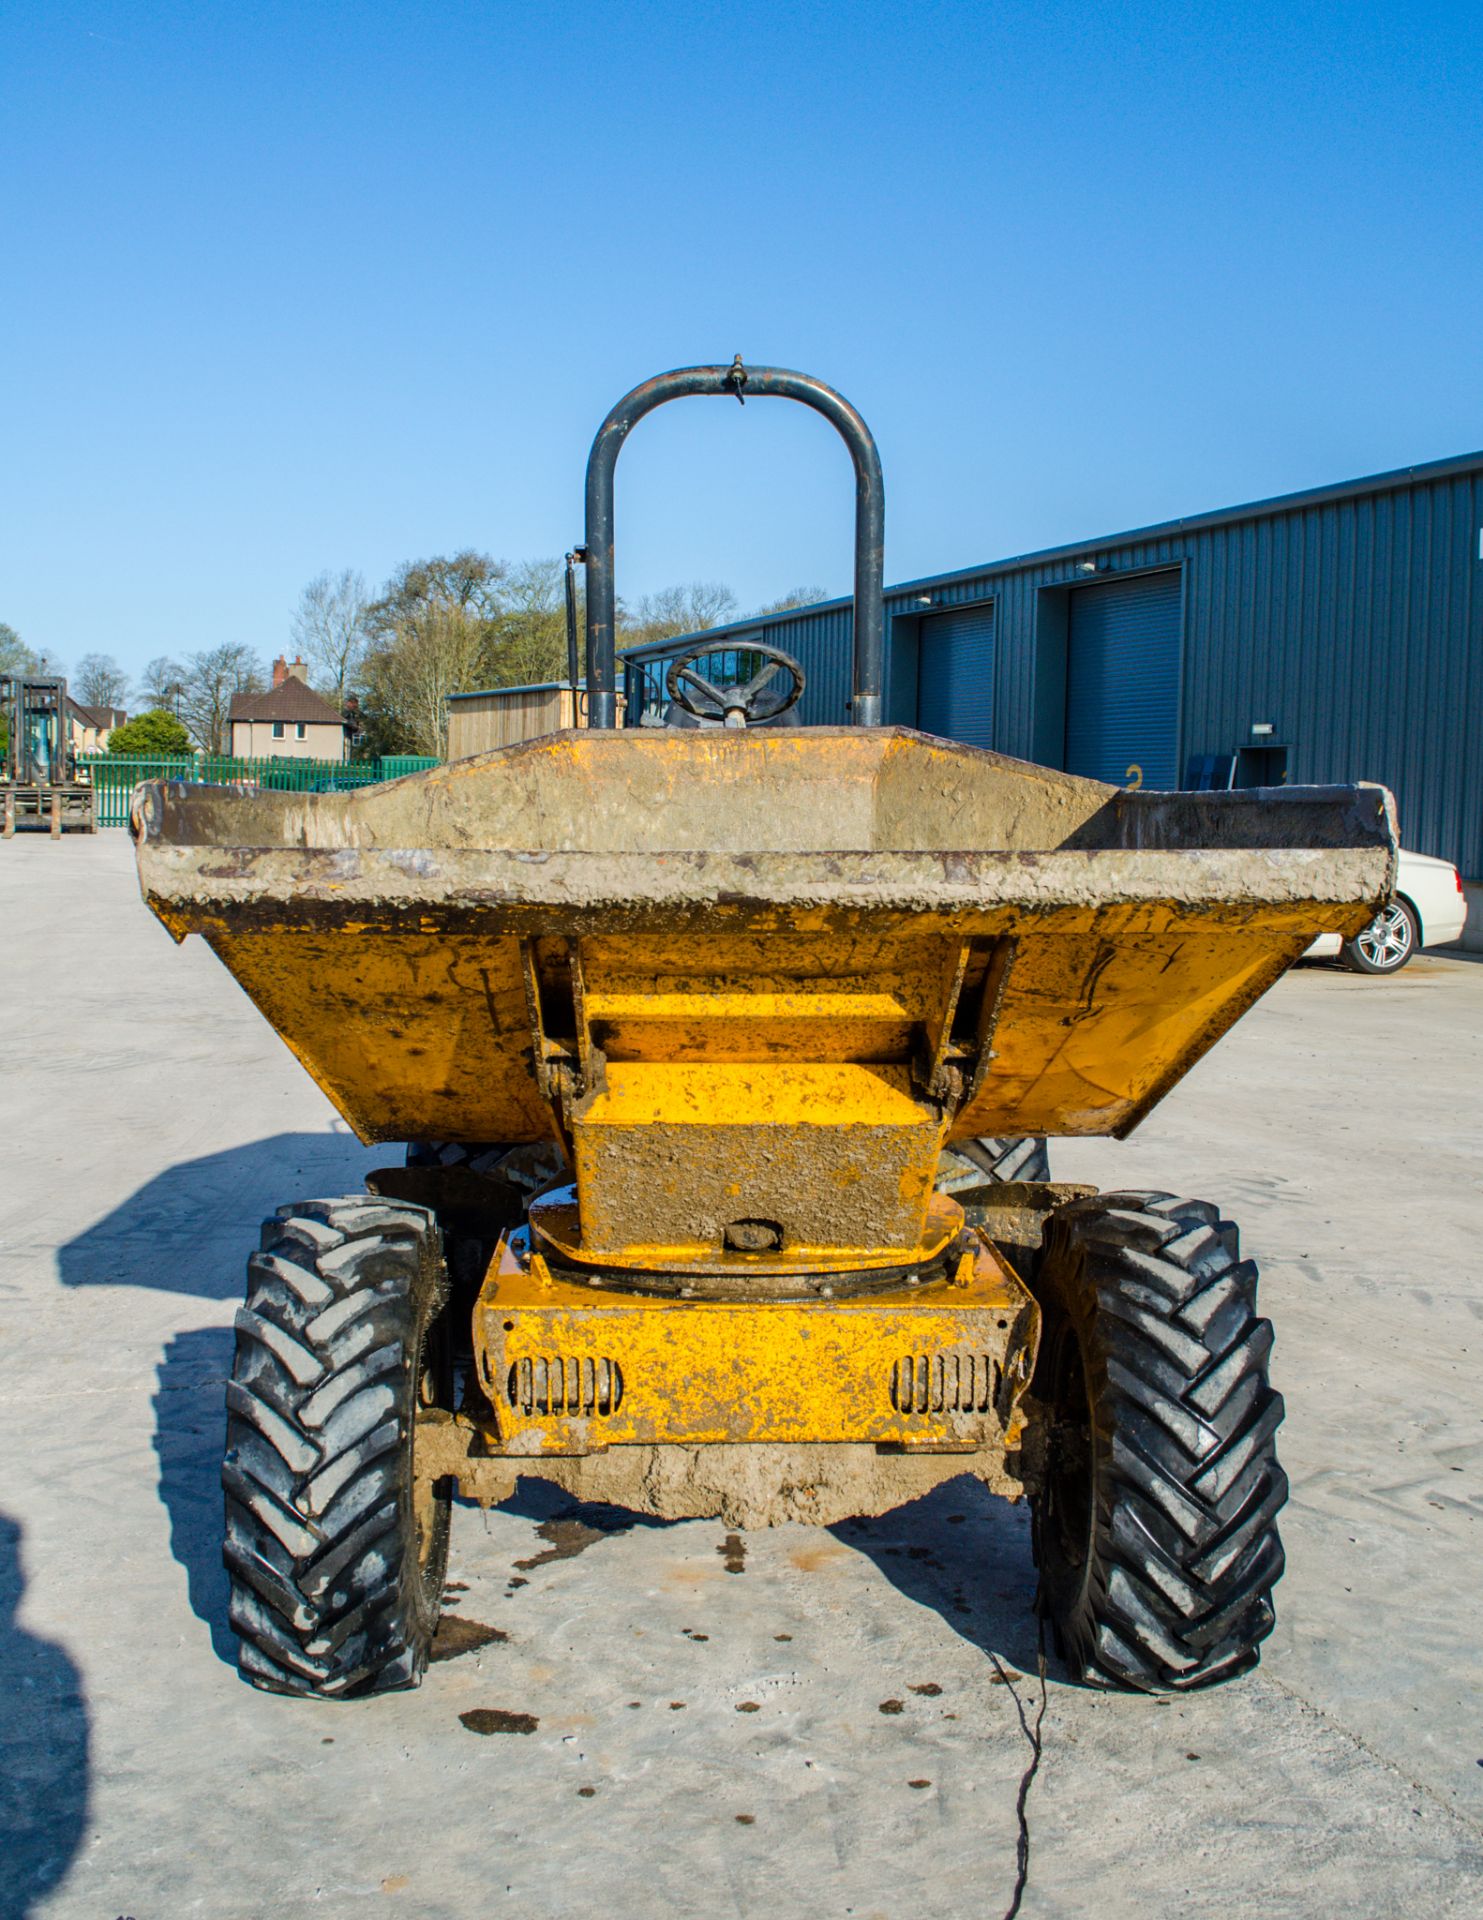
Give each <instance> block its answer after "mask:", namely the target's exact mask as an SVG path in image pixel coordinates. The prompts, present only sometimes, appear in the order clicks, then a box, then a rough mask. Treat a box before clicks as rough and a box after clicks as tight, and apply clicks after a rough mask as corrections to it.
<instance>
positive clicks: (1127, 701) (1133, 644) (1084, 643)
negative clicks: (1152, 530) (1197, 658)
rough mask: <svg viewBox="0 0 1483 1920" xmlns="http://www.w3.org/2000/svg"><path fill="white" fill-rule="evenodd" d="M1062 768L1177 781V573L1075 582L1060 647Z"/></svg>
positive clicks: (1163, 783) (1099, 776)
mask: <svg viewBox="0 0 1483 1920" xmlns="http://www.w3.org/2000/svg"><path fill="white" fill-rule="evenodd" d="M1066 771H1067V772H1068V773H1080V774H1085V775H1086V776H1087V777H1088V778H1090V779H1093V780H1108V781H1111V782H1112V784H1113V785H1114V786H1118V787H1125V786H1128V785H1130V784H1132V785H1136V784H1140V782H1139V780H1138V774H1139V773H1141V776H1142V778H1141V784H1142V785H1143V786H1145V787H1177V786H1178V784H1179V571H1178V569H1177V568H1174V569H1172V570H1171V571H1169V572H1167V573H1145V574H1140V575H1138V576H1137V578H1135V579H1132V580H1109V581H1107V582H1105V583H1104V584H1101V585H1098V586H1095V587H1078V588H1077V589H1076V590H1075V592H1073V594H1072V595H1071V618H1070V621H1069V623H1068V628H1067V646H1066Z"/></svg>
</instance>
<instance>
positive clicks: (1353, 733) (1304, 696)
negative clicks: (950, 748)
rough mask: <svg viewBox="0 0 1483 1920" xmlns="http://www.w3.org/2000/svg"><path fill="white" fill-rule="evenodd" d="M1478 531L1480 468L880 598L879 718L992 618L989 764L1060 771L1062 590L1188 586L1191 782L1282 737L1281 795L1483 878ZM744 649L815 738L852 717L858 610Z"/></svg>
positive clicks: (766, 633) (800, 621)
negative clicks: (943, 644) (1321, 797)
mask: <svg viewBox="0 0 1483 1920" xmlns="http://www.w3.org/2000/svg"><path fill="white" fill-rule="evenodd" d="M1480 529H1483V457H1480V456H1467V457H1465V458H1461V459H1458V460H1455V461H1444V462H1437V463H1436V464H1435V467H1434V468H1433V469H1432V471H1431V473H1430V475H1429V474H1428V470H1426V469H1419V470H1416V471H1415V473H1414V477H1413V476H1412V475H1409V474H1408V475H1405V476H1381V477H1380V478H1379V479H1378V480H1376V481H1375V482H1355V483H1354V484H1353V485H1352V486H1349V487H1344V488H1335V489H1327V490H1324V491H1323V492H1320V493H1318V494H1315V495H1312V496H1302V495H1299V496H1294V497H1293V498H1292V499H1291V500H1290V501H1288V502H1286V503H1284V502H1283V501H1280V500H1278V501H1268V502H1263V503H1261V504H1260V505H1259V506H1255V507H1252V508H1249V509H1247V508H1242V509H1237V510H1233V511H1232V512H1230V513H1226V514H1213V515H1207V516H1202V517H1201V518H1200V519H1197V520H1193V521H1189V522H1186V523H1182V524H1178V525H1175V526H1171V527H1168V528H1152V529H1149V530H1148V531H1146V532H1144V533H1137V534H1127V535H1121V536H1117V537H1114V538H1112V539H1110V540H1106V541H1089V542H1086V543H1084V544H1081V545H1079V546H1077V547H1074V548H1070V547H1068V548H1060V549H1056V550H1055V551H1053V552H1050V553H1046V554H1043V555H1032V556H1029V557H1027V558H1026V559H1024V560H1022V561H1011V562H1003V563H1000V564H999V565H997V566H986V567H983V568H981V569H976V570H973V571H971V572H966V573H962V574H956V575H951V576H939V577H937V578H935V579H929V580H918V581H913V582H912V583H911V584H910V585H909V586H905V587H899V588H893V589H892V590H891V591H890V592H888V594H887V596H886V628H887V645H888V663H887V689H888V691H887V703H886V712H887V717H888V719H890V720H892V721H895V722H897V723H899V724H902V725H908V726H910V725H914V724H916V720H917V651H916V650H917V635H918V631H919V629H920V626H921V623H922V621H923V620H924V619H925V618H928V617H930V615H931V614H933V613H937V612H940V611H942V610H944V609H945V608H948V607H952V606H963V605H970V604H974V603H986V602H990V601H992V602H993V605H994V646H993V677H994V701H993V711H994V745H995V746H996V747H997V748H998V749H999V751H1000V752H1003V753H1012V754H1017V755H1020V756H1021V757H1023V758H1025V759H1041V760H1044V761H1047V762H1049V763H1050V764H1055V765H1059V764H1062V763H1063V761H1064V753H1065V699H1066V684H1065V670H1066V625H1067V612H1068V608H1069V595H1070V591H1071V590H1072V589H1073V588H1075V587H1077V586H1085V585H1086V584H1087V583H1088V582H1089V581H1090V580H1091V579H1093V578H1097V579H1108V578H1116V577H1118V576H1123V575H1128V574H1131V573H1137V572H1140V571H1148V570H1152V569H1155V568H1167V567H1171V566H1177V567H1179V568H1180V569H1181V571H1182V575H1183V596H1184V647H1183V662H1182V687H1181V690H1180V738H1179V765H1180V768H1181V770H1182V769H1183V768H1185V767H1186V766H1187V765H1188V763H1189V760H1190V757H1191V756H1192V755H1195V754H1204V753H1221V754H1225V753H1233V752H1236V751H1238V750H1239V749H1240V748H1242V747H1243V746H1251V745H1253V744H1259V743H1260V741H1259V740H1257V739H1254V736H1253V735H1252V731H1251V729H1252V726H1253V724H1256V723H1261V724H1270V725H1271V726H1272V728H1273V732H1272V733H1271V735H1269V736H1262V738H1269V739H1270V740H1272V741H1274V742H1276V743H1279V744H1281V745H1285V746H1286V747H1287V749H1288V753H1287V769H1288V778H1289V780H1291V781H1294V782H1324V781H1351V780H1379V781H1383V782H1384V783H1385V785H1387V786H1389V787H1391V788H1392V789H1393V790H1394V792H1395V794H1396V797H1397V800H1398V801H1399V804H1400V815H1401V831H1402V834H1403V836H1404V839H1405V843H1406V845H1407V846H1408V847H1411V848H1413V849H1414V850H1415V851H1416V852H1418V853H1432V854H1439V855H1441V856H1442V857H1443V858H1445V859H1449V860H1453V861H1456V863H1457V864H1458V866H1459V867H1460V868H1461V869H1462V871H1463V874H1464V876H1465V877H1467V878H1469V879H1483V556H1480V546H1479V542H1480V538H1483V534H1480ZM1093 567H1094V568H1095V573H1093V572H1091V571H1089V569H1091V568H1093ZM746 630H747V631H748V632H750V633H753V634H755V635H757V636H758V637H759V638H762V639H765V640H767V641H770V642H771V643H772V644H775V645H777V646H781V647H785V648H787V649H788V650H789V651H791V652H794V653H796V654H798V655H799V657H800V658H802V659H803V660H804V663H805V666H806V667H807V669H808V671H809V676H810V687H809V692H808V694H806V695H805V696H804V718H805V719H806V720H807V721H808V722H809V723H810V724H813V725H821V724H822V725H831V724H832V725H838V724H840V723H841V722H843V721H844V720H846V719H847V718H848V708H847V704H846V703H847V701H848V697H849V692H850V648H851V617H850V606H849V603H848V602H847V601H831V602H829V603H828V604H827V605H826V606H824V607H822V608H817V609H811V610H810V611H808V612H807V613H806V614H804V615H802V616H800V615H796V614H795V615H783V616H779V617H777V618H775V619H773V620H771V621H768V622H765V623H763V624H762V625H761V626H759V625H758V624H757V623H755V622H749V623H747V628H746Z"/></svg>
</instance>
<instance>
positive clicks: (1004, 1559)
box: [829, 1474, 1064, 1678]
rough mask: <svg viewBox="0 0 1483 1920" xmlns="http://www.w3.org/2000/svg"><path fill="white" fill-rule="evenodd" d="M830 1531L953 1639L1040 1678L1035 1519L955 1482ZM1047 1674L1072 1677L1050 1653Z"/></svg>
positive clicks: (983, 1490)
mask: <svg viewBox="0 0 1483 1920" xmlns="http://www.w3.org/2000/svg"><path fill="white" fill-rule="evenodd" d="M829 1531H830V1532H831V1533H832V1534H833V1535H834V1537H835V1538H836V1539H837V1540H838V1541H840V1542H841V1544H842V1545H844V1546H847V1547H850V1548H852V1549H853V1550H854V1551H855V1552H857V1553H862V1554H864V1555H865V1557H866V1558H867V1559H868V1560H870V1561H871V1562H872V1563H873V1564H874V1565H875V1566H876V1567H877V1568H878V1569H879V1570H880V1572H881V1573H882V1574H883V1575H884V1576H885V1578H886V1579H887V1580H889V1581H890V1583H891V1585H892V1586H893V1587H895V1588H896V1589H897V1590H898V1592H900V1593H903V1594H905V1596H906V1597H907V1599H908V1600H913V1601H915V1602H916V1604H917V1605H918V1606H922V1607H930V1608H931V1609H932V1611H933V1612H934V1613H938V1614H941V1616H942V1618H943V1619H944V1620H945V1621H946V1623H947V1624H948V1626H950V1627H951V1628H952V1630H953V1632H954V1633H956V1634H958V1635H960V1636H961V1637H962V1638H963V1639H964V1640H966V1641H968V1642H969V1644H970V1645H971V1646H975V1647H977V1648H978V1649H979V1650H980V1651H981V1652H982V1653H983V1654H984V1655H985V1656H987V1655H989V1654H991V1653H994V1654H998V1656H999V1658H1000V1659H1001V1660H1002V1661H1003V1662H1004V1664H1005V1665H1006V1667H1011V1668H1016V1669H1018V1671H1020V1672H1021V1673H1031V1672H1033V1671H1034V1670H1035V1666H1036V1661H1037V1658H1038V1630H1037V1622H1036V1616H1035V1584H1036V1576H1035V1567H1034V1564H1033V1561H1032V1558H1031V1553H1030V1521H1029V1514H1028V1512H1027V1510H1026V1508H1025V1507H1024V1505H1023V1504H1021V1505H1020V1506H1018V1507H1013V1506H1011V1505H1010V1504H1009V1503H1008V1501H1006V1500H1003V1499H1001V1498H1000V1497H999V1496H998V1495H997V1494H993V1493H990V1492H989V1490H988V1488H987V1487H985V1486H984V1485H982V1484H981V1482H979V1481H977V1480H974V1479H972V1478H970V1477H969V1476H968V1475H966V1474H965V1475H964V1476H963V1477H962V1478H961V1479H958V1480H949V1481H947V1482H945V1483H944V1484H943V1485H942V1486H940V1487H935V1488H934V1489H933V1490H932V1492H931V1493H929V1494H926V1495H924V1497H923V1498H922V1499H920V1500H913V1501H912V1502H911V1504H910V1505H909V1506H904V1507H897V1508H896V1509H895V1510H894V1511H892V1512H890V1513H883V1514H878V1515H876V1516H875V1517H874V1518H872V1519H868V1520H842V1521H840V1522H839V1523H838V1524H837V1525H835V1526H833V1527H831V1528H830V1529H829ZM1047 1671H1048V1672H1050V1673H1051V1674H1052V1675H1058V1676H1060V1677H1062V1678H1064V1674H1062V1673H1061V1668H1060V1663H1059V1662H1058V1661H1057V1660H1055V1659H1054V1657H1053V1656H1052V1655H1051V1654H1050V1653H1049V1652H1048V1653H1047Z"/></svg>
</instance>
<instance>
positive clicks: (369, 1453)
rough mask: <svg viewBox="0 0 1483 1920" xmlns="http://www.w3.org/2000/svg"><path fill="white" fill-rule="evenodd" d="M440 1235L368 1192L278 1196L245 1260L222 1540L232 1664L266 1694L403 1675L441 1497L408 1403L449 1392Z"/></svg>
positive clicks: (418, 1649)
mask: <svg viewBox="0 0 1483 1920" xmlns="http://www.w3.org/2000/svg"><path fill="white" fill-rule="evenodd" d="M447 1294H448V1280H447V1272H446V1269H445V1267H444V1264H443V1258H442V1246H441V1236H440V1235H439V1232H438V1228H437V1225H436V1223H435V1221H434V1220H433V1217H432V1215H431V1214H430V1213H429V1212H428V1211H427V1210H426V1209H425V1208H422V1207H412V1206H401V1205H394V1204H390V1203H388V1202H385V1201H378V1200H375V1199H372V1198H369V1197H367V1196H366V1195H364V1194H358V1195H352V1196H349V1197H347V1198H345V1199H338V1200H309V1201H304V1202H302V1203H301V1204H299V1205H298V1206H294V1207H280V1208H279V1210H278V1213H277V1214H276V1215H275V1217H274V1218H273V1219H271V1220H268V1221H265V1222H264V1225H263V1231H262V1246H261V1250H260V1251H259V1252H257V1253H255V1254H254V1255H253V1256H252V1258H251V1259H250V1260H249V1261H248V1265H247V1300H246V1303H245V1305H244V1306H243V1307H242V1308H241V1310H240V1311H239V1312H238V1315H237V1352H236V1359H235V1362H234V1364H233V1367H232V1378H231V1381H230V1383H229V1384H228V1387H227V1451H226V1458H225V1460H224V1462H223V1464H222V1484H223V1486H224V1488H225V1490H226V1539H225V1544H224V1547H223V1554H222V1557H223V1559H224V1561H225V1563H226V1567H227V1571H228V1572H229V1574H230V1575H231V1603H230V1611H231V1622H232V1626H233V1628H234V1629H235V1630H236V1633H237V1637H238V1641H239V1644H240V1661H241V1667H242V1672H243V1673H244V1675H246V1677H247V1678H248V1679H249V1680H250V1681H252V1683H253V1685H254V1686H259V1687H265V1688H267V1689H268V1690H269V1691H271V1692H274V1693H293V1694H307V1695H311V1696H320V1697H340V1696H344V1695H347V1694H367V1693H383V1692H387V1691H389V1690H390V1689H392V1688H395V1687H408V1686H415V1685H416V1684H417V1682H418V1680H419V1679H420V1678H421V1676H422V1671H423V1668H424V1667H425V1666H426V1664H427V1658H428V1650H429V1648H430V1646H431V1643H432V1636H433V1631H434V1629H435V1627H436V1626H437V1622H438V1613H439V1610H440V1607H441V1602H442V1591H443V1578H444V1573H445V1570H446V1567H447V1560H448V1523H449V1510H450V1506H451V1500H450V1497H449V1489H448V1486H447V1484H446V1483H443V1482H428V1481H426V1480H425V1479H424V1480H419V1478H418V1476H417V1475H416V1474H415V1472H414V1463H413V1442H414V1438H415V1433H416V1420H417V1411H418V1408H419V1406H428V1405H447V1404H448V1402H449V1398H450V1394H449V1387H450V1380H449V1372H450V1368H449V1344H448V1342H447V1340H446V1338H445V1337H444V1335H445V1331H446V1315H445V1314H444V1311H443V1309H444V1306H445V1303H446V1300H447Z"/></svg>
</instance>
